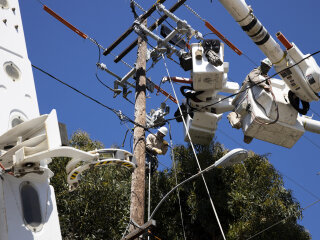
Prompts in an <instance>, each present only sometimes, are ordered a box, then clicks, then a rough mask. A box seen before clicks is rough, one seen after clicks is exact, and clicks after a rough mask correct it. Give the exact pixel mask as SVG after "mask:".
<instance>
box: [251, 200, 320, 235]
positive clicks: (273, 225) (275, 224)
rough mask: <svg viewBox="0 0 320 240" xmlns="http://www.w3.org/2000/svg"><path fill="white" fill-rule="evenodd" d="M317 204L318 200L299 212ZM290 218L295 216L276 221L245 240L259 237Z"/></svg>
mask: <svg viewBox="0 0 320 240" xmlns="http://www.w3.org/2000/svg"><path fill="white" fill-rule="evenodd" d="M319 202H320V199H318V200H317V201H314V202H313V203H311V204H309V205H308V206H306V207H305V208H302V210H301V211H305V210H307V209H308V208H310V207H312V206H314V205H315V204H317V203H319ZM291 217H296V216H295V215H291V216H288V217H286V218H284V219H282V220H280V221H278V222H276V223H274V224H272V225H271V226H269V227H267V228H265V229H263V230H262V231H260V232H258V233H256V234H255V235H253V236H251V237H249V238H247V239H246V240H250V239H253V238H255V237H256V236H258V235H260V234H261V233H264V232H265V231H267V230H269V229H271V228H273V227H275V226H277V225H278V224H280V223H281V222H284V221H286V220H287V219H289V218H291Z"/></svg>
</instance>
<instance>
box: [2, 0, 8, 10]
mask: <svg viewBox="0 0 320 240" xmlns="http://www.w3.org/2000/svg"><path fill="white" fill-rule="evenodd" d="M0 7H2V8H9V3H8V0H0Z"/></svg>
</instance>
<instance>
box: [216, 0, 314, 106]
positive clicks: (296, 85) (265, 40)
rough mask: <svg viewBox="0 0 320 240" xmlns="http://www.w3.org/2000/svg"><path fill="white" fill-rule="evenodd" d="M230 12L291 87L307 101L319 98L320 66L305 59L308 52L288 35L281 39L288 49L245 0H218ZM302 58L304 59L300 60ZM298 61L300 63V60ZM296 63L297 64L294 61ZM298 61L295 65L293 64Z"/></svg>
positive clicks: (309, 59)
mask: <svg viewBox="0 0 320 240" xmlns="http://www.w3.org/2000/svg"><path fill="white" fill-rule="evenodd" d="M219 1H220V2H221V4H222V5H223V6H224V7H225V8H226V9H227V11H228V12H229V13H230V14H231V16H232V17H233V18H234V19H235V20H236V21H237V22H238V23H239V25H240V26H241V28H242V29H243V31H245V32H246V33H247V34H248V35H249V37H250V38H251V39H252V40H253V41H254V43H255V44H257V46H258V47H259V48H260V49H261V51H262V52H263V53H264V54H265V55H266V56H267V57H268V58H269V59H270V60H271V62H272V63H273V64H274V66H275V69H276V71H277V72H281V71H282V70H284V69H285V68H287V67H290V69H287V70H284V71H282V72H281V73H280V75H281V78H282V79H283V80H284V81H285V82H286V84H287V85H288V87H289V88H290V90H291V91H292V92H293V93H295V95H296V96H297V97H299V98H300V99H301V100H303V101H305V102H311V101H318V100H319V96H318V92H319V91H320V68H319V66H318V64H317V63H316V62H315V60H314V58H313V57H309V58H307V59H306V60H304V61H302V60H303V59H304V58H305V57H307V55H304V54H302V52H301V51H300V50H299V49H298V47H297V46H295V45H294V44H293V43H292V44H290V43H289V42H288V41H287V40H286V39H285V40H283V41H281V42H282V43H284V44H285V46H286V48H287V51H284V50H282V49H281V47H280V45H279V44H278V43H277V42H276V41H275V40H274V39H273V38H272V37H271V36H270V34H269V33H268V31H267V30H266V28H265V27H264V26H263V25H262V24H261V22H260V21H259V20H258V19H257V18H256V16H254V14H253V11H252V9H251V8H250V7H249V6H248V5H247V4H246V2H245V1H244V0H219ZM300 61H302V62H301V63H299V62H300ZM297 63H299V64H297ZM295 64H297V65H295ZM294 65H295V66H294Z"/></svg>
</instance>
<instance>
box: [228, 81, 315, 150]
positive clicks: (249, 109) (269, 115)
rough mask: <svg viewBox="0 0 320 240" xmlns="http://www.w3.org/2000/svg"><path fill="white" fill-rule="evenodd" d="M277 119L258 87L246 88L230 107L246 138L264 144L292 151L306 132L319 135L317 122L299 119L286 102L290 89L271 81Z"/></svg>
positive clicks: (268, 97) (269, 97)
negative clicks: (236, 116)
mask: <svg viewBox="0 0 320 240" xmlns="http://www.w3.org/2000/svg"><path fill="white" fill-rule="evenodd" d="M270 80H271V86H272V89H273V93H274V95H275V99H276V104H277V105H278V112H279V118H278V121H277V122H275V123H273V124H266V123H271V122H273V121H274V120H276V117H277V111H276V107H275V102H274V100H273V98H272V95H271V94H270V93H268V92H266V91H265V90H264V89H263V88H261V87H259V86H253V87H252V88H248V85H247V84H245V85H243V86H242V88H241V89H240V92H241V91H243V90H245V89H246V88H248V89H247V90H246V91H244V92H242V93H241V94H239V95H237V96H236V97H235V98H234V100H233V104H234V106H235V110H234V111H235V112H236V113H238V114H239V116H240V118H241V126H242V130H243V133H244V135H245V136H249V137H253V138H257V139H260V140H262V141H267V142H270V143H273V144H276V145H279V146H283V147H286V148H291V147H292V146H293V145H294V144H295V143H296V142H297V141H298V140H299V139H300V137H301V136H302V135H303V134H304V132H305V130H307V131H311V132H316V133H320V124H319V121H315V120H312V119H310V118H308V117H305V116H302V117H301V116H299V114H298V112H297V111H296V110H295V109H294V108H293V107H292V106H291V104H290V103H289V99H288V91H289V88H288V87H287V85H286V84H285V83H284V82H283V81H281V80H279V79H270Z"/></svg>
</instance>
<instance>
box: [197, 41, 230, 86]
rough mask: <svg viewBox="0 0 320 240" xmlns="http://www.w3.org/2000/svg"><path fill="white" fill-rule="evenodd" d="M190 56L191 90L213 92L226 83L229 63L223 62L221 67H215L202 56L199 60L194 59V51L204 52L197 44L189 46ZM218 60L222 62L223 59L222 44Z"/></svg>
mask: <svg viewBox="0 0 320 240" xmlns="http://www.w3.org/2000/svg"><path fill="white" fill-rule="evenodd" d="M191 51H192V52H191V54H192V72H191V78H192V82H193V89H194V90H195V91H201V90H215V89H222V88H223V86H224V85H225V83H226V82H227V73H228V71H229V63H227V62H225V63H223V64H222V65H221V66H218V67H215V66H213V65H212V64H210V63H209V62H208V59H207V58H206V56H205V55H204V54H202V58H201V60H197V59H196V57H195V56H196V51H201V52H202V53H203V52H204V50H203V47H202V46H201V45H200V44H199V43H192V44H191ZM218 55H219V58H220V59H221V61H222V62H223V59H224V44H223V43H221V44H220V51H219V54H218Z"/></svg>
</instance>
